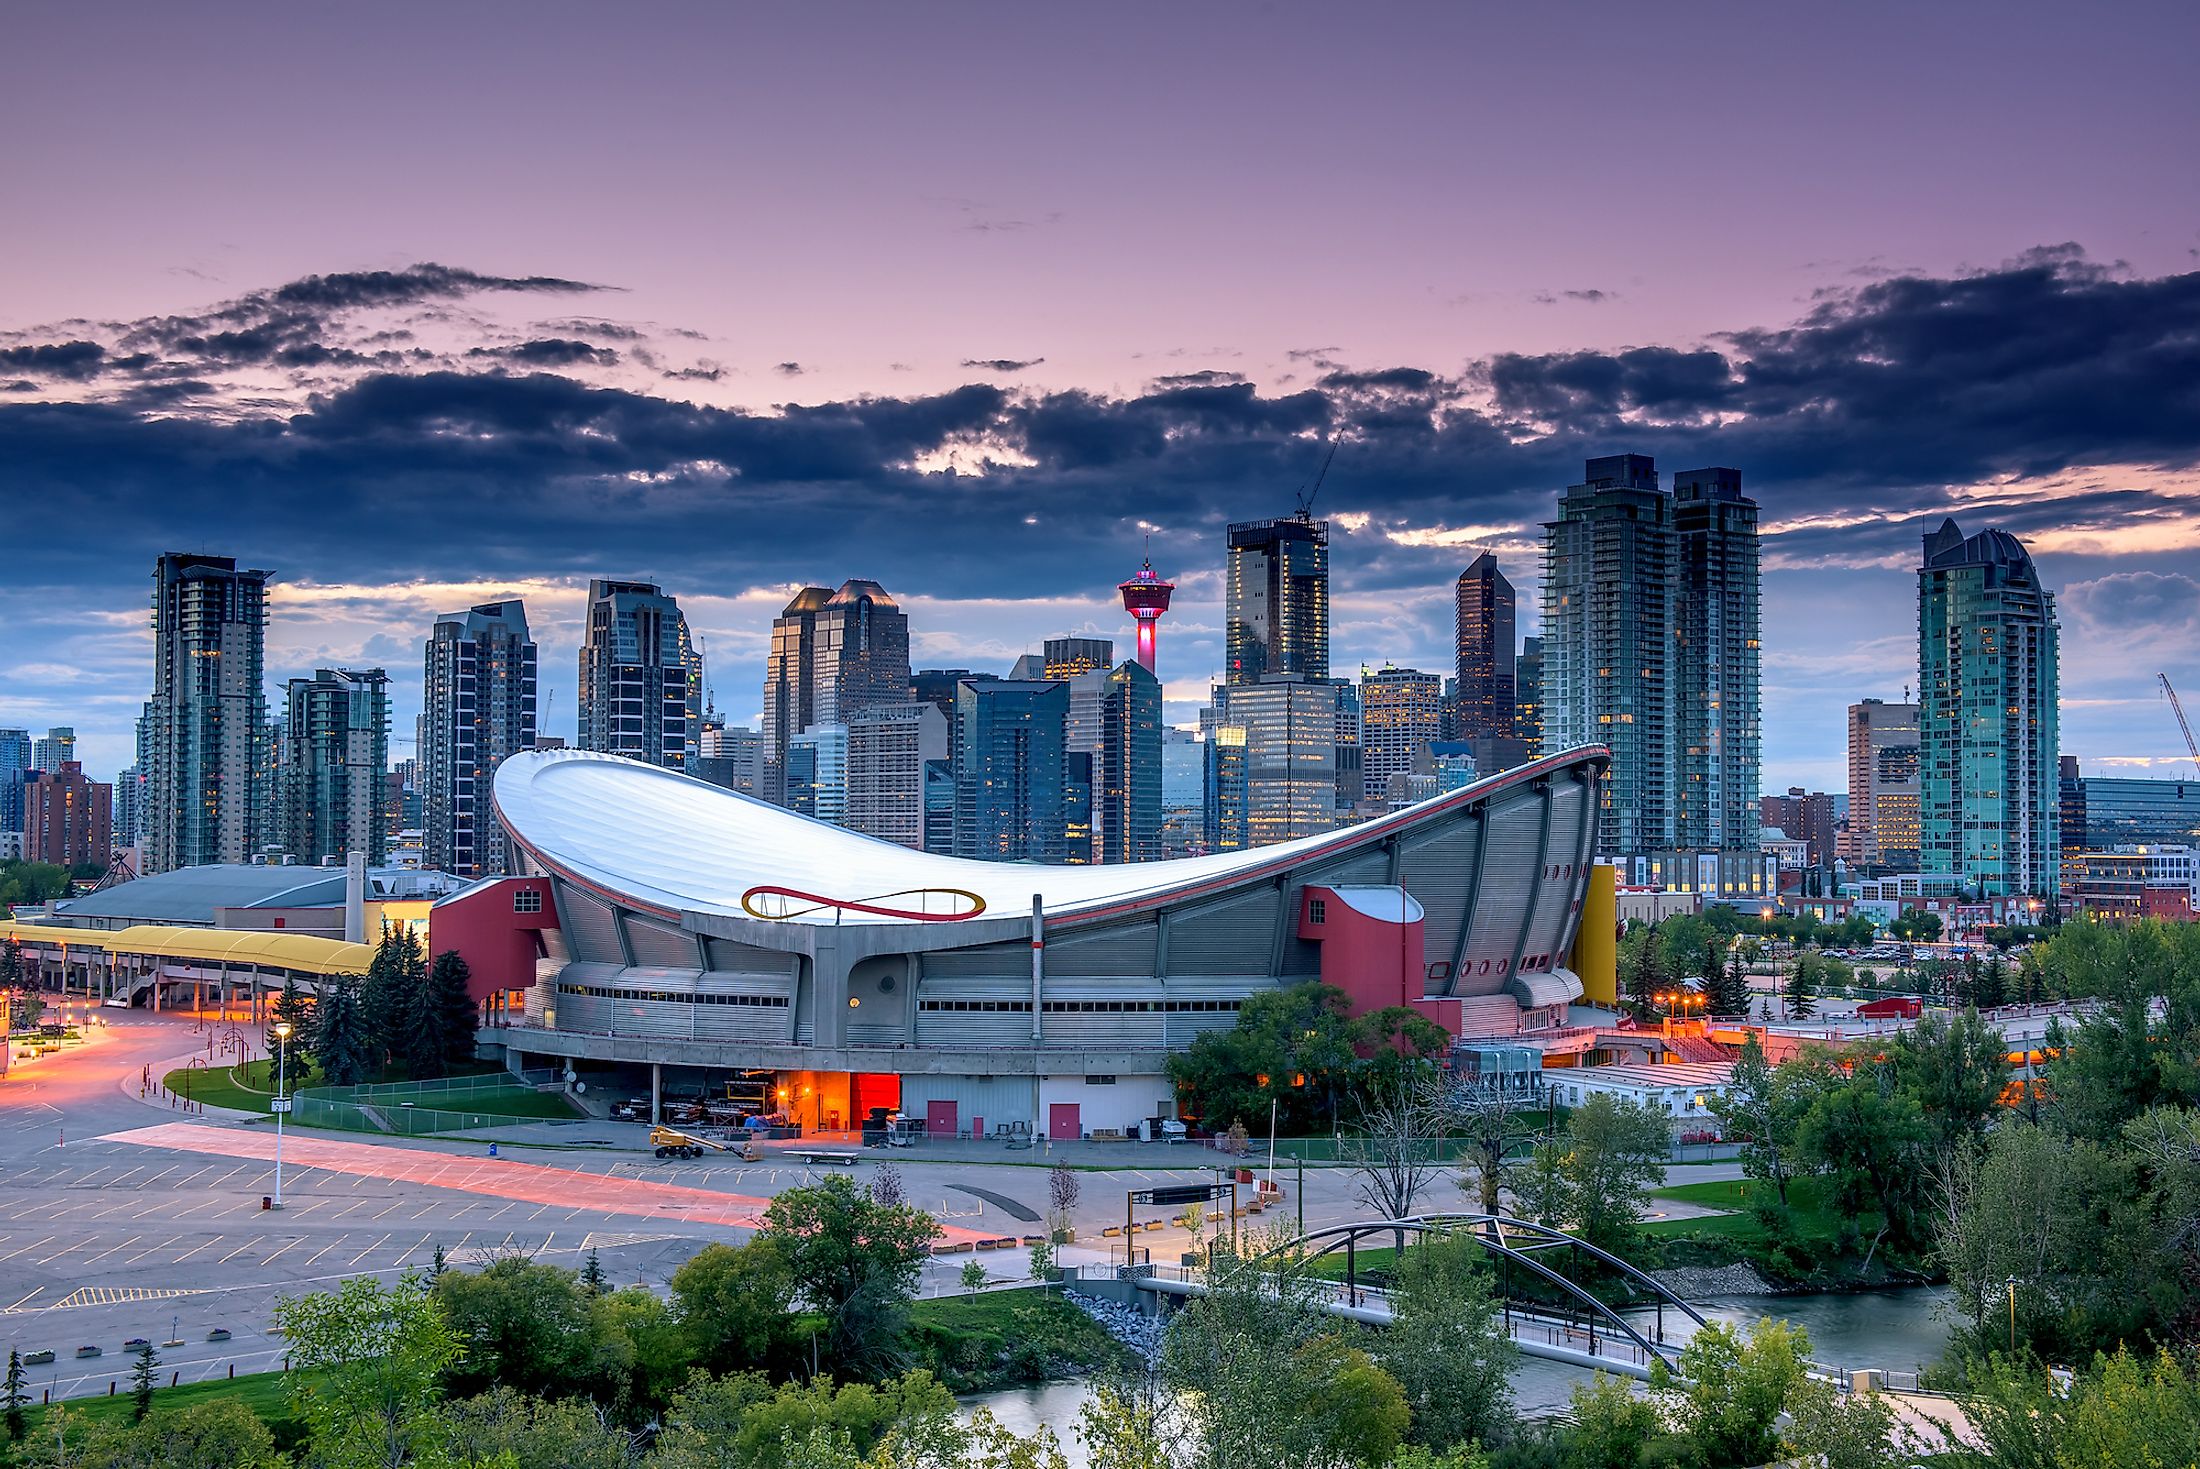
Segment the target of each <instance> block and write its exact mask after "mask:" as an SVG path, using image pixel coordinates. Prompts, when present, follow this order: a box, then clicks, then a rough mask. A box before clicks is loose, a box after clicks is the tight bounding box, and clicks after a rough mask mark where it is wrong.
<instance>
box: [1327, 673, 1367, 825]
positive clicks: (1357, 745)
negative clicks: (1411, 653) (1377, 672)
mask: <svg viewBox="0 0 2200 1469" xmlns="http://www.w3.org/2000/svg"><path fill="white" fill-rule="evenodd" d="M1329 684H1330V687H1331V688H1333V689H1335V690H1336V698H1337V788H1336V789H1337V796H1336V804H1337V816H1338V818H1339V819H1340V820H1349V819H1350V818H1351V817H1352V815H1353V813H1355V812H1357V811H1358V810H1359V808H1360V805H1361V803H1362V802H1364V801H1365V800H1366V799H1367V745H1366V743H1365V741H1364V731H1363V730H1362V728H1361V725H1362V721H1363V715H1364V711H1363V710H1362V709H1361V708H1360V686H1359V685H1358V684H1356V683H1354V682H1353V681H1352V680H1351V679H1349V678H1333V679H1331V680H1330V681H1329Z"/></svg>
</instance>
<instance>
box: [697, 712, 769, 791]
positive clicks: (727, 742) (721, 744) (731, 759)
mask: <svg viewBox="0 0 2200 1469" xmlns="http://www.w3.org/2000/svg"><path fill="white" fill-rule="evenodd" d="M688 774H690V775H692V776H694V777H695V778H696V779H697V780H707V781H709V782H710V783H711V784H712V785H714V786H723V787H724V788H725V789H727V790H729V791H739V792H740V793H741V794H742V795H744V796H753V795H756V794H758V793H759V791H760V790H761V789H762V782H763V778H764V736H763V735H762V734H761V733H759V732H758V731H756V730H753V729H750V728H749V727H748V726H746V725H733V726H729V725H727V724H726V722H725V721H724V720H722V719H720V720H713V719H712V718H711V717H710V716H709V715H708V714H706V715H705V716H704V718H703V740H702V753H701V754H699V755H697V756H696V757H695V759H694V760H693V761H692V762H691V763H690V765H689V767H688Z"/></svg>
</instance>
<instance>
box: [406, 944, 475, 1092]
mask: <svg viewBox="0 0 2200 1469" xmlns="http://www.w3.org/2000/svg"><path fill="white" fill-rule="evenodd" d="M472 980H473V971H471V970H470V969H468V968H467V967H466V960H465V958H464V956H462V955H461V954H459V953H458V951H457V950H455V949H446V950H445V951H444V952H442V953H440V954H438V955H436V956H435V964H434V965H433V966H432V967H431V968H430V969H429V970H428V978H427V981H426V984H425V993H424V994H423V996H422V1001H421V1005H420V1014H419V1018H418V1023H417V1024H415V1025H414V1026H413V1029H412V1036H411V1045H410V1047H409V1049H408V1054H407V1062H408V1064H409V1065H410V1066H411V1068H412V1073H413V1075H414V1076H416V1077H427V1076H443V1075H446V1074H447V1073H448V1072H449V1071H450V1069H451V1068H452V1067H453V1066H457V1065H463V1064H464V1063H466V1062H468V1061H471V1060H472V1059H473V1055H474V1030H475V1028H476V1026H477V1025H478V1024H479V1023H480V1016H479V1012H478V1011H476V1010H475V1008H474V1000H473V996H472V995H471V994H469V993H467V986H468V985H469V984H470V983H471V982H472Z"/></svg>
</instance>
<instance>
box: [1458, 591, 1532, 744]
mask: <svg viewBox="0 0 2200 1469" xmlns="http://www.w3.org/2000/svg"><path fill="white" fill-rule="evenodd" d="M1453 614H1454V616H1453V630H1454V642H1455V643H1456V645H1457V651H1458V657H1459V685H1458V691H1457V699H1458V702H1457V705H1456V708H1457V713H1456V715H1455V717H1454V730H1453V733H1452V736H1451V737H1452V738H1454V739H1472V738H1474V737H1476V736H1502V737H1504V738H1507V739H1509V738H1511V737H1512V734H1513V725H1514V720H1515V719H1516V718H1517V717H1518V711H1519V683H1518V677H1517V671H1516V667H1515V658H1514V653H1513V587H1512V583H1511V582H1509V581H1507V580H1506V579H1505V574H1504V573H1503V572H1502V571H1499V570H1498V569H1497V558H1496V557H1495V556H1493V555H1491V554H1490V553H1489V552H1487V551H1484V552H1483V553H1482V554H1481V555H1479V556H1477V557H1475V558H1474V560H1473V561H1471V562H1469V563H1468V565H1467V569H1466V570H1465V571H1462V572H1460V573H1459V585H1458V587H1457V589H1456V595H1455V597H1454V607H1453Z"/></svg>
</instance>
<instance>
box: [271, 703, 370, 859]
mask: <svg viewBox="0 0 2200 1469" xmlns="http://www.w3.org/2000/svg"><path fill="white" fill-rule="evenodd" d="M285 695H286V697H285V700H284V704H285V713H284V718H283V751H282V758H281V768H282V772H283V780H284V782H285V789H284V800H283V810H284V812H285V814H286V816H287V818H288V828H289V829H288V830H287V831H285V832H284V833H283V845H284V847H285V848H286V849H287V850H288V851H289V853H290V855H292V856H294V857H296V858H297V859H298V860H299V861H300V862H305V863H321V862H326V861H330V860H338V861H340V860H342V859H343V858H345V857H348V856H349V855H350V854H351V853H353V852H362V853H365V854H366V858H367V865H368V866H370V867H379V866H382V865H383V864H384V863H385V862H387V861H388V859H389V823H388V821H387V820H386V819H385V813H384V810H383V805H384V801H385V800H386V797H387V788H388V770H389V763H390V683H389V675H387V674H386V673H384V672H383V671H382V670H381V669H379V668H367V669H351V668H323V669H319V670H316V671H315V673H314V675H313V677H311V678H294V679H292V680H291V681H290V682H289V684H288V685H287V687H286V689H285Z"/></svg>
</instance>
